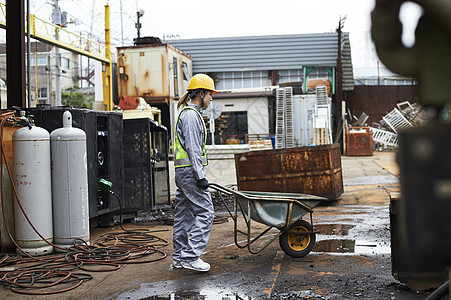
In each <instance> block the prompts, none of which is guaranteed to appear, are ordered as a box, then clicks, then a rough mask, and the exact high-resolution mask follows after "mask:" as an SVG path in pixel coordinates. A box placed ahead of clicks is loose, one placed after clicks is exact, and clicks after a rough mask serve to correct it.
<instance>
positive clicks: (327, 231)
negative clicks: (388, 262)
mask: <svg viewBox="0 0 451 300" xmlns="http://www.w3.org/2000/svg"><path fill="white" fill-rule="evenodd" d="M368 226H370V228H369V229H362V228H361V227H368ZM371 226H372V224H371V222H370V220H366V222H365V225H363V224H361V225H359V226H357V225H354V224H316V225H315V226H314V229H315V230H317V231H319V233H318V234H317V236H316V244H315V247H314V248H313V251H314V252H325V253H352V254H390V253H391V248H390V242H388V241H387V239H385V238H383V237H384V236H383V235H382V236H380V237H378V234H379V235H380V233H381V232H382V231H383V229H378V228H377V227H374V228H373V227H371ZM352 229H354V230H352ZM351 230H352V233H351V234H350V232H351ZM362 232H365V234H366V235H365V236H362ZM356 234H357V235H356ZM358 236H359V237H358ZM338 237H340V238H338ZM362 237H363V238H364V239H365V240H363V239H362Z"/></svg>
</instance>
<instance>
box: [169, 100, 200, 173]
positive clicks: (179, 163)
mask: <svg viewBox="0 0 451 300" xmlns="http://www.w3.org/2000/svg"><path fill="white" fill-rule="evenodd" d="M186 109H192V110H194V111H195V112H196V113H197V114H198V116H199V118H200V120H201V121H202V125H203V127H204V140H203V142H202V165H204V166H206V165H208V160H207V150H206V148H205V144H206V143H207V127H206V126H205V122H204V118H203V117H202V115H201V114H200V112H198V111H197V109H195V108H194V107H192V106H189V105H186V106H185V107H184V108H183V109H182V110H181V111H180V112H179V115H178V116H177V121H176V122H175V134H174V141H175V143H174V146H175V161H174V167H175V168H181V167H189V166H191V161H190V160H189V157H188V153H187V152H186V151H185V149H183V147H182V145H181V144H180V141H179V138H178V134H177V124H178V123H179V119H180V115H181V114H182V112H183V111H184V110H186Z"/></svg>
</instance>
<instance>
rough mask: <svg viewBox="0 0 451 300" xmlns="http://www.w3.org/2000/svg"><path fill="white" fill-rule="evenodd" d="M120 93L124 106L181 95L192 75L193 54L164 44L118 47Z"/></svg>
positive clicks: (168, 99)
mask: <svg viewBox="0 0 451 300" xmlns="http://www.w3.org/2000/svg"><path fill="white" fill-rule="evenodd" d="M117 57H118V58H117V74H118V92H119V101H121V102H122V103H120V106H121V108H123V109H135V108H136V107H137V106H138V104H139V101H136V99H137V98H139V97H142V98H144V99H145V100H146V102H147V103H151V104H152V103H167V102H170V101H171V100H174V99H178V98H179V97H181V96H182V95H183V94H184V93H185V91H186V88H187V87H188V82H189V80H190V78H191V75H192V73H191V72H192V69H193V68H192V61H191V56H189V55H188V54H186V53H184V52H183V51H181V50H179V49H177V48H175V47H173V46H171V45H169V44H165V43H160V44H144V45H137V46H129V47H118V48H117Z"/></svg>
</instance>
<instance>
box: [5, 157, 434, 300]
mask: <svg viewBox="0 0 451 300" xmlns="http://www.w3.org/2000/svg"><path fill="white" fill-rule="evenodd" d="M342 168H343V175H344V176H343V177H344V180H343V183H344V193H343V194H342V195H341V196H340V197H339V199H338V200H337V201H333V202H327V203H325V204H324V205H321V206H319V207H316V208H315V209H314V213H313V223H314V226H315V227H314V229H315V230H318V231H319V233H318V234H317V236H316V245H315V247H314V248H313V251H312V252H310V254H308V255H307V256H305V257H302V258H291V257H290V256H288V255H286V254H285V253H284V252H283V251H282V250H281V247H280V246H279V243H278V241H277V240H275V241H274V242H273V243H271V244H270V245H269V246H268V247H267V248H266V249H264V250H263V251H262V252H260V253H259V254H251V253H249V251H248V250H247V249H239V248H238V247H236V246H235V244H234V238H233V222H232V221H231V219H230V218H228V219H226V218H223V216H224V215H225V210H224V209H223V207H221V206H220V205H219V204H218V202H217V201H215V204H216V215H217V221H218V222H217V223H215V224H214V225H213V229H212V233H211V238H210V241H209V244H208V247H207V250H206V252H205V254H204V255H203V257H202V258H203V259H204V260H205V261H207V262H209V263H210V264H211V270H210V272H208V273H207V274H204V273H197V272H193V271H189V270H175V269H171V268H170V263H171V259H170V254H171V250H172V245H171V238H172V226H171V222H170V217H171V211H170V210H168V211H165V212H164V214H162V212H161V211H159V212H157V213H153V214H151V215H141V216H140V217H139V218H137V221H138V222H136V223H129V224H125V225H124V227H125V229H127V230H130V229H132V228H137V227H139V228H147V229H149V230H151V231H153V232H154V234H155V235H156V236H158V237H159V238H161V239H165V240H167V241H168V242H169V245H168V246H166V247H163V248H161V250H162V251H163V252H164V253H165V254H166V255H167V256H168V257H166V258H164V259H162V260H158V261H156V262H152V263H141V264H128V265H123V266H122V267H121V269H119V270H118V271H114V272H93V273H92V274H93V279H92V280H90V281H87V282H85V283H83V284H82V285H81V286H79V287H77V288H76V289H74V290H71V291H68V292H65V293H61V294H56V295H49V296H39V297H38V298H39V299H83V300H87V299H215V300H216V299H224V300H225V299H374V300H386V299H398V300H410V299H425V298H426V297H427V296H428V295H429V294H430V293H431V290H427V291H420V292H417V291H412V290H410V289H409V288H407V287H406V286H405V285H404V284H402V283H401V282H399V281H397V280H396V279H395V278H394V277H393V276H392V271H391V269H392V268H391V247H390V220H389V195H390V193H396V192H399V182H398V178H397V175H398V174H397V166H396V163H395V160H394V154H393V153H375V155H374V156H372V157H360V158H350V157H343V158H342ZM307 219H309V218H307ZM239 228H240V229H241V230H244V229H245V225H244V222H243V221H241V222H240V223H239ZM263 229H264V226H263V225H261V224H259V223H253V225H252V230H253V233H257V232H261V231H262V230H263ZM120 231H121V229H120V227H119V226H117V225H116V226H114V227H110V228H93V229H92V231H91V240H94V239H96V238H97V237H99V236H100V235H101V234H104V233H108V232H120ZM277 232H278V231H277V230H275V229H272V230H270V231H269V232H268V233H266V234H265V236H264V237H263V238H262V239H260V240H258V241H257V242H256V243H255V245H253V246H254V247H258V246H260V245H261V243H262V242H264V241H265V240H267V239H268V238H270V237H272V236H274V235H276V234H277ZM238 239H239V240H240V241H243V240H244V237H243V236H239V238H238ZM0 298H1V299H35V298H37V297H33V296H23V295H19V294H16V293H14V292H12V291H11V290H10V289H8V288H6V287H1V288H0Z"/></svg>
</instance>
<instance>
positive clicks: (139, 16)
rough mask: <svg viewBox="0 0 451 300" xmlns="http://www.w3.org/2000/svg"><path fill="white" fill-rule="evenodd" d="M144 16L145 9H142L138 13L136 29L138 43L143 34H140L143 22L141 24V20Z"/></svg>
mask: <svg viewBox="0 0 451 300" xmlns="http://www.w3.org/2000/svg"><path fill="white" fill-rule="evenodd" d="M142 16H144V9H140V10H139V11H137V12H136V23H135V28H136V29H137V30H138V38H137V39H136V40H138V41H139V39H140V38H141V33H140V29H141V22H139V18H141V17H142Z"/></svg>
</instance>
